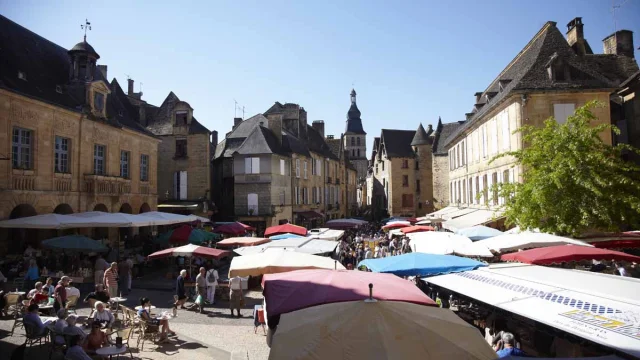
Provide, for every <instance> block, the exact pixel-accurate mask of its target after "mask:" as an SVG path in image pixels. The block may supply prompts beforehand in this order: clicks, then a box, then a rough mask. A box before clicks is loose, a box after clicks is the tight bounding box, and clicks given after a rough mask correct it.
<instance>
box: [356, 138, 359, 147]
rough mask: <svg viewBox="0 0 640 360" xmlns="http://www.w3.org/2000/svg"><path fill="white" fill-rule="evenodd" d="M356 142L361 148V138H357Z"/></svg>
mask: <svg viewBox="0 0 640 360" xmlns="http://www.w3.org/2000/svg"><path fill="white" fill-rule="evenodd" d="M356 142H357V143H358V146H360V138H356Z"/></svg>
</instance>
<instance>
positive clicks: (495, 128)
mask: <svg viewBox="0 0 640 360" xmlns="http://www.w3.org/2000/svg"><path fill="white" fill-rule="evenodd" d="M491 125H492V127H493V129H491V131H492V132H493V134H491V135H492V136H491V140H492V141H491V142H492V143H493V144H492V145H491V147H492V149H491V150H492V154H497V153H498V119H496V118H494V119H493V120H491Z"/></svg>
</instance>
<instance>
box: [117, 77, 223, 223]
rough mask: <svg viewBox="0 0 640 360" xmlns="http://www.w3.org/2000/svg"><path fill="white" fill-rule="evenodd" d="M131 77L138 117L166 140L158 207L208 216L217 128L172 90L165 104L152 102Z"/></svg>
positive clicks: (132, 101) (162, 146) (160, 148)
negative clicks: (212, 128) (205, 122)
mask: <svg viewBox="0 0 640 360" xmlns="http://www.w3.org/2000/svg"><path fill="white" fill-rule="evenodd" d="M133 87H134V82H133V80H132V79H129V80H128V94H127V99H128V100H129V103H130V106H131V107H132V108H133V109H134V110H133V112H134V113H135V114H136V115H137V121H138V123H139V124H140V125H141V126H144V127H145V128H146V129H147V130H148V131H150V132H151V133H153V134H154V135H156V136H157V137H158V138H160V139H161V140H162V142H161V143H160V145H159V146H158V161H159V163H161V164H162V166H160V167H159V168H158V195H159V196H158V197H159V199H158V202H159V204H158V207H159V208H160V209H162V210H163V211H168V212H174V213H182V214H197V215H202V216H206V217H208V216H209V215H211V213H212V212H213V211H214V210H215V208H214V206H213V204H212V203H211V201H210V200H211V191H212V188H213V187H212V186H213V184H212V182H211V156H212V154H213V149H214V147H215V143H216V142H217V132H215V131H214V132H211V131H209V129H207V128H206V127H205V126H204V125H202V123H200V122H199V121H198V120H196V118H195V117H194V116H193V108H191V105H189V103H188V102H186V101H182V100H180V99H179V98H178V96H176V94H174V93H173V91H172V92H170V93H169V95H167V97H166V98H165V99H164V101H163V102H162V104H161V105H160V106H159V107H158V106H154V105H151V104H149V103H147V102H146V101H144V100H142V93H141V92H138V93H136V92H134V89H133Z"/></svg>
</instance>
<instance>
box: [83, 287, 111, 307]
mask: <svg viewBox="0 0 640 360" xmlns="http://www.w3.org/2000/svg"><path fill="white" fill-rule="evenodd" d="M89 299H95V300H97V301H102V302H103V303H108V302H109V293H108V292H106V291H105V290H104V285H102V284H96V291H94V292H90V293H89V294H88V295H87V297H86V298H84V302H89Z"/></svg>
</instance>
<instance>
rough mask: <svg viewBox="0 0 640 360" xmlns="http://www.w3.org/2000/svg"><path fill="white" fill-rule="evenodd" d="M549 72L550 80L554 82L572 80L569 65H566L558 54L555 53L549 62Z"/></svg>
mask: <svg viewBox="0 0 640 360" xmlns="http://www.w3.org/2000/svg"><path fill="white" fill-rule="evenodd" d="M547 73H548V75H549V80H551V81H553V82H566V81H570V80H571V74H570V71H569V66H567V65H565V63H564V61H562V59H559V58H558V54H557V53H554V54H553V55H551V58H550V59H549V61H548V62H547Z"/></svg>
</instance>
